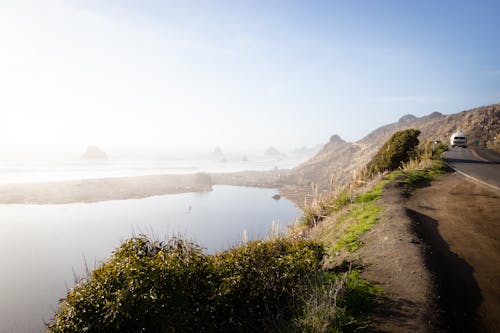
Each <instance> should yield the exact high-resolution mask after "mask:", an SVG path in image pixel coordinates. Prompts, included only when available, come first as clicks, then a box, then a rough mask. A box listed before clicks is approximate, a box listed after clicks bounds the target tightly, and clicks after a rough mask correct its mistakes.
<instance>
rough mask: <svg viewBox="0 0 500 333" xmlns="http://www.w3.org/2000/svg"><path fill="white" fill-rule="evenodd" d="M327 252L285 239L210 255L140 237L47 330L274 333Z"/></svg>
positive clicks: (77, 291)
mask: <svg viewBox="0 0 500 333" xmlns="http://www.w3.org/2000/svg"><path fill="white" fill-rule="evenodd" d="M323 255H324V250H323V247H322V246H320V245H318V244H316V243H313V242H311V241H292V240H287V239H281V238H279V239H274V240H269V241H254V242H250V243H248V244H246V245H241V246H239V247H235V248H233V249H231V250H228V251H224V252H221V253H219V254H217V255H214V256H210V255H205V254H204V253H203V252H202V250H201V248H200V247H198V246H197V245H195V244H192V243H189V242H186V241H184V240H181V239H175V238H174V239H171V240H170V241H167V242H154V241H152V240H151V239H149V238H147V237H145V236H140V237H135V238H132V239H130V240H127V241H125V242H124V243H123V244H122V245H121V246H120V247H119V248H118V249H117V250H116V251H115V253H114V255H113V256H112V257H111V258H110V259H109V260H107V261H106V262H105V263H103V264H102V265H101V266H100V267H98V268H97V269H95V270H94V271H92V272H91V273H90V274H89V276H88V277H87V278H86V279H84V280H82V281H80V282H79V283H78V284H77V285H76V286H75V287H74V288H73V289H72V290H70V291H69V292H68V295H67V296H66V298H64V299H63V300H61V303H60V306H59V311H58V313H56V315H55V317H54V319H53V320H52V321H51V322H50V323H49V324H48V332H122V333H127V332H155V333H159V332H220V331H225V332H229V331H240V332H242V331H243V332H244V331H263V330H264V331H270V330H272V329H273V326H276V325H278V324H279V323H280V322H287V321H289V320H290V319H291V318H292V317H293V316H294V314H296V313H297V312H298V310H299V308H300V302H299V301H298V299H299V297H297V293H298V292H300V290H301V289H302V288H304V287H305V286H306V284H307V281H308V278H309V277H310V276H313V275H314V274H315V272H318V271H319V270H320V267H321V261H322V258H323Z"/></svg>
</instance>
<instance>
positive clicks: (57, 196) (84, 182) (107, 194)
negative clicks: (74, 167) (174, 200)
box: [0, 170, 304, 207]
mask: <svg viewBox="0 0 500 333" xmlns="http://www.w3.org/2000/svg"><path fill="white" fill-rule="evenodd" d="M288 172H289V171H288V170H278V171H240V172H233V173H211V174H208V173H195V174H180V175H179V174H162V175H147V176H130V177H116V178H95V179H80V180H64V181H49V182H36V183H8V184H0V204H34V205H49V204H69V203H93V202H100V201H108V200H126V199H141V198H147V197H151V196H157V195H167V194H179V193H188V192H208V191H212V186H213V185H232V186H248V187H260V188H275V189H277V190H278V191H279V192H280V194H281V195H282V196H284V197H286V198H287V199H289V200H291V201H292V202H293V203H294V204H295V205H296V206H297V207H300V205H301V204H303V200H304V199H303V197H302V195H300V194H299V193H300V192H301V191H298V189H297V188H296V187H293V186H290V185H287V184H285V182H283V181H282V179H280V178H281V176H283V175H285V174H287V173H288Z"/></svg>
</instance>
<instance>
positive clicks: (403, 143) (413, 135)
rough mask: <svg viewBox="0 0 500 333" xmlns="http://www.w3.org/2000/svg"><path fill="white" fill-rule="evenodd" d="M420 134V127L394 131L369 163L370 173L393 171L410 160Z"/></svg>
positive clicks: (371, 174)
mask: <svg viewBox="0 0 500 333" xmlns="http://www.w3.org/2000/svg"><path fill="white" fill-rule="evenodd" d="M419 135H420V130H418V129H407V130H404V131H399V132H396V133H394V134H393V135H392V137H391V138H390V139H389V140H387V142H386V143H384V145H383V146H382V148H380V150H379V151H378V152H377V154H375V156H374V157H373V159H372V160H371V162H370V163H369V164H368V166H367V169H368V171H367V173H368V175H369V176H373V175H374V174H377V173H380V172H384V171H392V170H395V169H397V168H399V167H400V166H401V165H402V163H404V162H408V161H409V160H410V158H411V157H412V156H413V155H414V154H415V148H416V147H417V146H418V142H419V141H418V136H419Z"/></svg>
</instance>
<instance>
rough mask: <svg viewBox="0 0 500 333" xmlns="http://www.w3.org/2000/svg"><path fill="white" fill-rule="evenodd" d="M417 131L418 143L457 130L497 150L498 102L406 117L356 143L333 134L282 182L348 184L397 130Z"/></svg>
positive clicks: (445, 137) (323, 187)
mask: <svg viewBox="0 0 500 333" xmlns="http://www.w3.org/2000/svg"><path fill="white" fill-rule="evenodd" d="M408 128H418V129H420V131H421V132H422V133H421V135H420V137H419V139H420V141H421V142H425V141H435V140H440V141H442V142H444V143H448V141H449V137H450V135H451V134H452V133H453V132H455V131H456V130H458V129H460V130H462V131H464V132H465V133H467V135H468V139H469V142H470V143H473V142H476V143H477V144H478V145H480V146H482V147H488V148H493V149H500V103H499V104H494V105H489V106H484V107H479V108H475V109H471V110H467V111H463V112H459V113H456V114H451V115H443V114H441V113H439V112H433V113H431V114H429V115H427V116H424V117H415V116H414V115H406V116H403V117H401V118H400V119H399V121H398V122H395V123H392V124H389V125H385V126H382V127H380V128H378V129H376V130H374V131H373V132H371V133H370V134H368V135H367V136H366V137H364V138H363V139H361V140H359V141H357V142H346V141H344V140H342V139H341V138H340V137H339V136H338V135H333V136H332V137H331V138H330V140H329V142H328V143H327V144H326V145H325V146H324V147H323V149H321V151H320V152H319V153H317V154H316V155H315V156H314V157H313V158H311V159H310V160H308V161H306V162H305V163H303V164H301V165H299V166H298V167H296V168H294V169H293V170H291V172H290V173H289V174H288V175H287V176H286V178H285V179H283V181H284V182H285V183H289V184H294V183H295V184H298V185H299V186H302V187H309V188H311V184H314V185H316V186H317V187H318V189H319V190H320V191H328V190H330V189H331V188H335V187H337V186H339V185H342V184H345V183H347V182H349V181H350V180H351V179H352V177H353V174H354V173H356V172H358V171H359V170H360V169H361V168H363V167H364V166H365V165H366V164H367V163H368V162H369V161H370V160H371V158H372V156H373V155H374V154H375V153H376V152H377V151H378V149H380V147H381V146H382V144H383V143H384V142H385V141H387V139H389V137H390V136H391V135H392V134H393V133H394V132H396V131H400V130H403V129H408Z"/></svg>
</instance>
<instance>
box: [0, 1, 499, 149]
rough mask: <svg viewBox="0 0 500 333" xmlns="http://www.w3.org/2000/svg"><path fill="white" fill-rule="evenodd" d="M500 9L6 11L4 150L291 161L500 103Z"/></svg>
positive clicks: (72, 4)
mask: <svg viewBox="0 0 500 333" xmlns="http://www.w3.org/2000/svg"><path fill="white" fill-rule="evenodd" d="M499 13H500V3H499V2H498V1H285V0H281V1H234V0H233V1H159V0H158V1H124V0H113V1H105V0H90V1H89V0H87V1H84V0H66V1H65V0H47V1H43V2H41V1H35V0H32V1H29V0H16V1H14V0H13V1H7V0H0V73H2V75H1V76H0V115H1V118H2V122H0V142H1V143H0V148H1V147H2V146H3V147H6V146H12V145H15V144H19V145H24V146H26V145H32V146H34V147H42V146H44V147H46V146H53V145H54V144H58V145H59V144H61V145H72V146H77V145H86V144H89V143H95V144H99V145H101V146H104V147H106V146H108V147H117V146H122V147H123V146H127V145H129V144H131V143H132V142H133V143H134V146H155V147H165V148H166V149H167V148H171V147H198V148H202V149H205V148H208V147H213V146H215V145H220V146H223V147H224V146H231V147H235V148H238V147H241V148H260V147H267V146H269V145H274V146H277V147H282V148H289V147H296V146H302V145H313V144H317V143H320V142H325V141H327V140H328V138H329V136H330V135H332V134H335V133H337V134H339V135H341V136H342V137H343V138H345V139H347V140H349V141H354V140H358V139H360V138H362V137H363V136H364V135H366V134H368V133H369V132H370V131H371V130H373V129H375V128H376V127H378V126H380V125H383V124H386V123H389V122H393V121H396V120H397V119H398V118H399V117H401V116H402V115H404V114H408V113H412V114H415V115H417V116H421V115H425V114H429V113H431V112H433V111H439V112H442V113H453V112H458V111H461V110H465V109H468V108H471V107H475V106H481V105H486V104H491V103H496V102H500V28H499V26H498V14H499Z"/></svg>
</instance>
